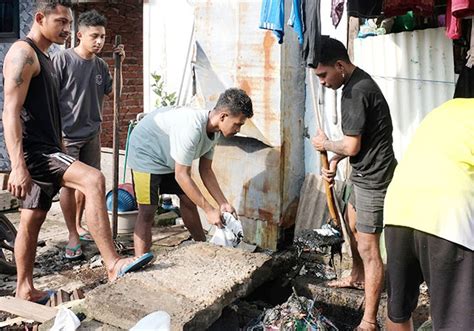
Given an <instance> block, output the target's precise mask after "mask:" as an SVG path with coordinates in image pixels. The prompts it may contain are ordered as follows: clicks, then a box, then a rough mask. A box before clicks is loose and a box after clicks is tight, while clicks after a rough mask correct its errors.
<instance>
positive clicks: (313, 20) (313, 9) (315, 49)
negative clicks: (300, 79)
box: [301, 0, 321, 68]
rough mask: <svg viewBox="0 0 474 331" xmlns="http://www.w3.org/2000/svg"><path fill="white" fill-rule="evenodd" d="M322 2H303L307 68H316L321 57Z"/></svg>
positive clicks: (304, 48) (304, 49)
mask: <svg viewBox="0 0 474 331" xmlns="http://www.w3.org/2000/svg"><path fill="white" fill-rule="evenodd" d="M320 4H321V2H320V0H301V8H302V12H301V22H302V23H303V49H302V56H303V60H304V62H305V63H306V66H308V67H311V68H316V67H317V66H318V63H319V58H320V56H321V12H320Z"/></svg>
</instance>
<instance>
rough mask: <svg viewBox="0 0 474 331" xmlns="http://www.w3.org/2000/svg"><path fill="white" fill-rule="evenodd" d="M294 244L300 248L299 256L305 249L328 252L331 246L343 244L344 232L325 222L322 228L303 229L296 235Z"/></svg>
mask: <svg viewBox="0 0 474 331" xmlns="http://www.w3.org/2000/svg"><path fill="white" fill-rule="evenodd" d="M293 242H294V244H295V246H296V248H297V249H298V256H299V255H301V252H303V251H304V250H309V251H311V252H317V253H321V254H327V253H328V252H329V248H330V247H332V246H335V245H341V244H342V243H343V242H344V239H343V238H342V234H341V233H340V232H339V231H338V230H336V229H335V228H333V227H332V226H331V225H329V224H324V225H323V226H322V227H321V229H313V230H303V231H301V232H300V233H299V234H298V235H297V236H295V239H294V241H293Z"/></svg>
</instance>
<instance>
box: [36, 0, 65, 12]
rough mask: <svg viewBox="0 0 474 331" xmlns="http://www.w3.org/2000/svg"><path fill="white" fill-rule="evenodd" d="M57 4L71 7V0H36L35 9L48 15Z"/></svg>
mask: <svg viewBox="0 0 474 331" xmlns="http://www.w3.org/2000/svg"><path fill="white" fill-rule="evenodd" d="M59 5H61V6H64V7H68V8H71V7H72V1H71V0H37V3H36V11H38V12H42V13H44V14H45V15H48V14H49V13H51V12H52V11H54V10H55V9H56V7H57V6H59Z"/></svg>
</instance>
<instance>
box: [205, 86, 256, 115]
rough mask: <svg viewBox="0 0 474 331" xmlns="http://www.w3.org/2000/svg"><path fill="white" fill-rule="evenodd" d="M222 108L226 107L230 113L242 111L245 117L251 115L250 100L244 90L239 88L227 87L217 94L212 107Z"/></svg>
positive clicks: (236, 113) (238, 113)
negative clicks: (214, 104) (217, 97)
mask: <svg viewBox="0 0 474 331" xmlns="http://www.w3.org/2000/svg"><path fill="white" fill-rule="evenodd" d="M222 108H228V109H229V111H230V112H231V114H232V115H240V114H241V113H242V114H244V115H245V117H247V118H251V117H252V116H253V107H252V100H251V99H250V97H249V96H248V95H247V93H246V92H245V91H244V90H241V89H239V88H229V89H227V90H225V91H224V92H223V93H222V94H221V95H220V96H219V99H218V100H217V103H216V106H215V107H214V109H222Z"/></svg>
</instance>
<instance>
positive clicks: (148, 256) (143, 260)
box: [117, 252, 154, 278]
mask: <svg viewBox="0 0 474 331" xmlns="http://www.w3.org/2000/svg"><path fill="white" fill-rule="evenodd" d="M153 258H154V255H153V254H152V253H150V252H148V253H145V254H143V255H142V256H140V257H139V258H137V259H135V260H133V261H132V262H131V263H129V264H127V265H126V266H123V267H122V268H121V269H120V271H119V273H118V275H117V277H118V278H121V277H123V276H125V274H126V273H129V272H133V271H137V270H139V269H141V268H143V267H144V266H146V265H147V264H148V263H150V262H151V260H153Z"/></svg>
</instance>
